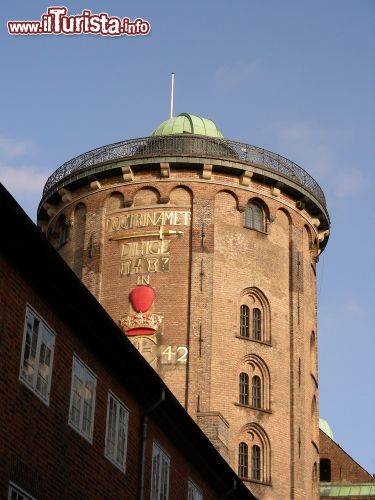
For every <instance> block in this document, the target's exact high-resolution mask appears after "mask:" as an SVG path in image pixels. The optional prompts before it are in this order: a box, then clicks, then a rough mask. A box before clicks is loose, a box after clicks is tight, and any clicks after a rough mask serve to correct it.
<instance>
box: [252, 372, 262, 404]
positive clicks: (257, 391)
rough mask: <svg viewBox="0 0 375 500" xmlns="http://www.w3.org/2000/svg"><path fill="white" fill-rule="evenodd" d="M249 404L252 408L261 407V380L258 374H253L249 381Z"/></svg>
mask: <svg viewBox="0 0 375 500" xmlns="http://www.w3.org/2000/svg"><path fill="white" fill-rule="evenodd" d="M251 382H252V383H251V389H252V393H251V405H252V406H253V407H254V408H261V407H262V382H261V380H260V377H258V375H254V377H253V378H252V381H251Z"/></svg>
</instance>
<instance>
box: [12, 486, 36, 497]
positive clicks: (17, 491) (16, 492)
mask: <svg viewBox="0 0 375 500" xmlns="http://www.w3.org/2000/svg"><path fill="white" fill-rule="evenodd" d="M8 500H35V498H34V497H32V496H31V495H29V494H28V493H26V492H25V491H24V490H22V489H21V488H19V487H18V486H16V485H15V484H14V483H9V490H8Z"/></svg>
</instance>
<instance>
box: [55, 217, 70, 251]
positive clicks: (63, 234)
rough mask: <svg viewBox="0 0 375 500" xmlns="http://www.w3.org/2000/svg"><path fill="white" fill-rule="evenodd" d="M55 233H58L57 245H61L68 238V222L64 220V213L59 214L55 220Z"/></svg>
mask: <svg viewBox="0 0 375 500" xmlns="http://www.w3.org/2000/svg"><path fill="white" fill-rule="evenodd" d="M57 233H58V246H59V247H61V246H63V245H65V243H66V242H67V241H68V239H69V223H68V221H67V220H66V217H65V215H60V217H59V220H58V221H57Z"/></svg>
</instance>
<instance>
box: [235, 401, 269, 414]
mask: <svg viewBox="0 0 375 500" xmlns="http://www.w3.org/2000/svg"><path fill="white" fill-rule="evenodd" d="M234 405H235V406H239V407H240V408H248V409H249V410H256V411H261V412H262V413H268V414H269V415H271V414H272V411H271V410H266V409H265V408H256V407H255V406H251V405H244V404H242V403H237V402H235V403H234Z"/></svg>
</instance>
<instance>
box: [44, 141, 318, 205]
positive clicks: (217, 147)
mask: <svg viewBox="0 0 375 500" xmlns="http://www.w3.org/2000/svg"><path fill="white" fill-rule="evenodd" d="M179 155H181V156H182V155H186V156H197V157H208V158H222V159H223V158H225V159H228V160H234V161H236V160H240V161H242V162H246V163H250V164H252V165H255V166H257V167H260V168H264V169H266V170H270V171H271V172H275V173H278V174H281V175H283V176H285V177H287V178H289V179H291V180H292V181H294V182H296V183H298V184H299V185H301V186H302V187H304V188H305V189H306V190H307V191H309V192H310V193H311V194H313V195H314V197H315V198H316V199H317V200H318V201H319V202H320V203H321V204H322V205H323V207H324V208H325V207H326V201H325V197H324V193H323V191H322V189H321V188H320V186H319V184H318V183H317V182H316V181H315V180H314V179H313V178H312V177H311V175H309V174H308V173H307V172H306V171H305V170H304V169H303V168H301V167H300V166H299V165H297V164H296V163H293V162H292V161H290V160H288V159H287V158H284V157H283V156H280V155H278V154H276V153H272V151H267V150H266V149H262V148H258V147H256V146H251V145H249V144H244V143H242V142H236V141H231V140H228V139H222V138H214V137H206V136H199V135H190V134H189V135H187V134H186V135H167V136H152V137H144V138H141V139H129V140H126V141H122V142H117V143H115V144H109V145H108V146H102V147H100V148H96V149H93V150H91V151H88V152H87V153H83V154H81V155H79V156H77V157H75V158H73V159H72V160H69V161H67V162H66V163H64V164H63V165H61V167H59V168H58V169H57V170H56V171H55V172H54V173H53V174H52V175H51V176H50V177H49V178H48V180H47V182H46V184H45V186H44V191H43V199H44V200H45V199H47V198H48V196H49V195H50V194H52V192H54V191H55V190H56V188H57V187H58V185H59V184H60V183H62V182H63V180H64V179H66V178H67V177H75V176H76V175H78V174H80V175H82V174H83V173H84V172H85V171H87V175H89V174H90V171H91V170H93V169H94V167H96V166H98V165H100V164H103V163H107V162H110V161H113V160H114V161H116V160H119V159H125V160H126V159H129V158H135V159H136V158H140V157H152V156H155V157H156V156H179Z"/></svg>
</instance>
